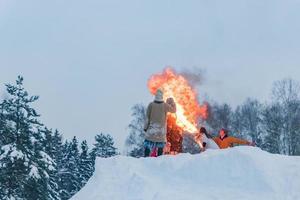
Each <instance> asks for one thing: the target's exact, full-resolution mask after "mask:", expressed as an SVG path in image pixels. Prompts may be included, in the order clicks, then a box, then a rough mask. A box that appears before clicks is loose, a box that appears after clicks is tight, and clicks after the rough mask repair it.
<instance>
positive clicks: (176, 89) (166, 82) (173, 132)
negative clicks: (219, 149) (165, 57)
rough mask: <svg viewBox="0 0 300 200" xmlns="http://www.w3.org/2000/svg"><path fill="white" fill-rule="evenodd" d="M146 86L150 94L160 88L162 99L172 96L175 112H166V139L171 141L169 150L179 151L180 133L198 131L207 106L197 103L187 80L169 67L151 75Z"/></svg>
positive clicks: (204, 117)
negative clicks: (162, 94) (162, 93)
mask: <svg viewBox="0 0 300 200" xmlns="http://www.w3.org/2000/svg"><path fill="white" fill-rule="evenodd" d="M148 88H149V90H150V92H151V93H152V94H155V92H156V91H157V90H158V89H160V90H162V91H163V92H164V98H165V99H164V100H167V99H168V98H173V99H174V101H175V103H176V106H177V111H176V113H174V114H171V113H170V114H168V120H167V121H168V122H167V123H168V124H167V139H168V142H170V143H171V151H172V150H174V151H175V152H177V153H180V151H181V149H182V147H180V142H181V143H182V134H183V133H189V134H195V133H197V132H198V130H197V126H198V122H199V120H200V119H206V118H207V116H208V106H207V105H206V104H203V105H201V104H200V103H199V99H198V93H197V91H196V90H195V89H194V88H193V87H192V85H191V84H190V83H189V80H187V79H186V78H185V77H184V76H182V75H181V74H179V73H177V72H176V71H175V70H173V69H172V68H170V67H169V68H166V69H165V70H163V72H162V73H158V74H154V75H152V76H151V77H150V79H149V81H148ZM178 151H179V152H178Z"/></svg>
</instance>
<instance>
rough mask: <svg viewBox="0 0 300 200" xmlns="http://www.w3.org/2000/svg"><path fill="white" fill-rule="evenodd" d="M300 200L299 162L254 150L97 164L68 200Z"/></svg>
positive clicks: (210, 151) (217, 151)
mask: <svg viewBox="0 0 300 200" xmlns="http://www.w3.org/2000/svg"><path fill="white" fill-rule="evenodd" d="M106 199H107V200H156V199H158V200H159V199H171V200H197V199H205V200H210V199H213V200H218V199H222V200H235V199H242V200H247V199H249V200H253V199H262V200H277V199H278V200H283V199H284V200H299V199H300V157H289V156H281V155H273V154H270V153H267V152H264V151H262V150H260V149H258V148H253V147H236V148H231V149H227V150H208V151H206V152H205V153H202V154H199V155H190V154H181V155H178V156H163V157H160V158H147V159H145V158H141V159H135V158H130V157H124V156H117V157H113V158H108V159H98V160H97V162H96V172H95V174H94V176H93V177H92V178H91V179H90V181H89V182H88V184H87V185H86V186H85V187H84V188H83V189H82V190H81V191H80V192H79V193H78V194H77V195H76V196H74V197H73V198H72V200H106Z"/></svg>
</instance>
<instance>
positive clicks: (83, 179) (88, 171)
mask: <svg viewBox="0 0 300 200" xmlns="http://www.w3.org/2000/svg"><path fill="white" fill-rule="evenodd" d="M93 173H94V160H93V157H92V156H91V154H90V153H89V148H88V144H87V141H86V140H84V141H83V142H82V143H81V153H80V160H79V175H80V186H81V187H83V186H84V185H85V184H86V183H87V182H88V180H89V179H90V178H91V176H92V175H93Z"/></svg>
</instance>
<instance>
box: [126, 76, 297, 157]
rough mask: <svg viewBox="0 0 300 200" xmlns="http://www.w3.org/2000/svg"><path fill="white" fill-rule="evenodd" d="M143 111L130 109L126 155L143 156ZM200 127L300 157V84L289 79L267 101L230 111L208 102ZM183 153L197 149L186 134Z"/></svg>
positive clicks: (139, 107)
mask: <svg viewBox="0 0 300 200" xmlns="http://www.w3.org/2000/svg"><path fill="white" fill-rule="evenodd" d="M145 113H146V108H145V106H143V105H142V104H137V105H135V106H133V108H132V122H131V123H130V125H129V127H128V128H129V136H128V138H127V140H126V143H125V146H126V150H127V153H128V155H131V156H134V157H140V156H142V155H143V150H142V149H143V136H144V131H143V124H144V120H145V115H146V114H145ZM208 116H209V117H208V119H207V120H205V121H200V122H199V124H201V125H204V126H206V127H207V129H208V130H209V132H210V133H212V134H213V135H214V136H217V135H218V132H219V130H220V129H221V128H225V129H227V130H229V133H230V135H233V136H237V137H240V138H244V139H247V140H250V141H253V142H255V143H256V145H257V146H258V147H260V148H261V149H263V150H266V151H268V152H271V153H277V154H284V155H300V84H299V82H297V81H295V80H291V79H284V80H281V81H277V82H275V83H274V85H273V89H272V95H271V98H270V100H269V101H268V102H265V103H261V102H259V101H258V100H256V99H253V98H248V99H247V100H246V101H245V102H244V103H243V104H242V105H239V106H237V107H236V108H234V109H233V108H232V107H231V106H230V105H229V104H226V103H224V104H218V103H212V102H210V103H209V115H208ZM183 150H184V152H190V153H197V152H199V147H197V145H196V144H195V143H194V142H193V139H192V138H190V137H189V136H188V135H187V136H185V137H184V142H183Z"/></svg>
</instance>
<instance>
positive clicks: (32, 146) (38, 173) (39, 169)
mask: <svg viewBox="0 0 300 200" xmlns="http://www.w3.org/2000/svg"><path fill="white" fill-rule="evenodd" d="M6 89H7V93H8V95H9V96H8V98H7V99H5V100H3V102H2V103H1V104H0V110H1V113H2V117H3V118H2V122H1V123H2V124H3V127H1V130H2V131H3V130H5V131H4V132H2V133H3V134H4V136H3V137H2V138H1V141H2V142H1V143H2V146H1V149H0V163H1V164H0V182H1V188H0V198H1V199H59V197H58V196H57V193H56V188H55V187H54V186H53V184H52V183H51V180H50V178H49V176H50V175H49V173H51V171H52V170H53V169H54V168H55V163H54V162H53V160H52V159H51V158H50V156H49V155H48V154H47V153H46V152H45V151H44V149H43V148H42V143H41V137H42V136H41V135H39V134H40V128H41V126H42V124H41V123H40V122H39V121H38V117H39V115H38V114H37V112H36V111H35V110H34V109H33V108H32V107H31V106H30V104H31V103H33V102H35V101H36V100H37V99H38V96H29V94H28V92H27V91H26V90H25V89H24V87H23V78H22V77H20V76H19V77H18V79H17V81H16V85H11V84H7V85H6Z"/></svg>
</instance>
